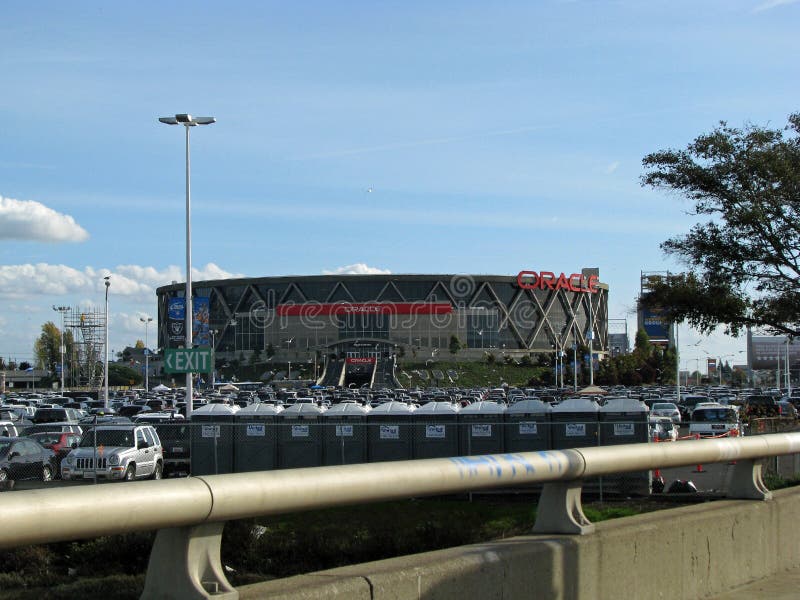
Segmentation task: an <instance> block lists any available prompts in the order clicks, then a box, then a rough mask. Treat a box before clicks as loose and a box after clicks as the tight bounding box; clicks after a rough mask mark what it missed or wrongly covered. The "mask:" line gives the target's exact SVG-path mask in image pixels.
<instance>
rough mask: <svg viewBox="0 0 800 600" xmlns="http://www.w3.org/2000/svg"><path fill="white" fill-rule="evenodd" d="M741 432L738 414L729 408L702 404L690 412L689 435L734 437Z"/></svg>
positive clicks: (720, 405)
mask: <svg viewBox="0 0 800 600" xmlns="http://www.w3.org/2000/svg"><path fill="white" fill-rule="evenodd" d="M741 431H742V425H741V423H740V422H739V412H738V411H737V410H736V409H735V408H733V407H731V406H724V405H722V404H705V403H703V404H702V405H701V406H698V407H697V408H695V409H694V411H693V412H692V421H691V423H690V424H689V434H690V435H699V436H700V437H722V436H726V435H727V436H731V437H736V436H738V435H740V434H741Z"/></svg>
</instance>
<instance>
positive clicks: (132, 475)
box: [125, 465, 136, 481]
mask: <svg viewBox="0 0 800 600" xmlns="http://www.w3.org/2000/svg"><path fill="white" fill-rule="evenodd" d="M134 479H136V465H128V468H127V469H125V481H133V480H134Z"/></svg>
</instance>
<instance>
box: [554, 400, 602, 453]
mask: <svg viewBox="0 0 800 600" xmlns="http://www.w3.org/2000/svg"><path fill="white" fill-rule="evenodd" d="M599 410H600V405H599V404H597V402H595V401H594V400H589V399H588V398H568V399H567V400H564V401H563V402H561V403H560V404H557V405H556V406H554V407H553V410H552V411H551V413H550V419H551V421H552V423H553V425H552V434H553V437H552V445H553V449H554V450H565V449H567V448H585V447H587V446H597V445H598V424H599V423H598V416H597V415H598V411H599Z"/></svg>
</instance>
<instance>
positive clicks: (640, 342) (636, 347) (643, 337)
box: [633, 329, 653, 360]
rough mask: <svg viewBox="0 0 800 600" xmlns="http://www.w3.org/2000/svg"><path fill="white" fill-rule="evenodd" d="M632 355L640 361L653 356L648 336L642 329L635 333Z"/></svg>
mask: <svg viewBox="0 0 800 600" xmlns="http://www.w3.org/2000/svg"><path fill="white" fill-rule="evenodd" d="M633 353H634V354H635V355H636V356H638V357H639V358H640V359H641V360H647V359H648V358H650V357H651V356H652V355H653V344H651V343H650V336H649V335H647V332H646V331H645V330H644V329H639V331H637V332H636V341H635V342H634V344H633Z"/></svg>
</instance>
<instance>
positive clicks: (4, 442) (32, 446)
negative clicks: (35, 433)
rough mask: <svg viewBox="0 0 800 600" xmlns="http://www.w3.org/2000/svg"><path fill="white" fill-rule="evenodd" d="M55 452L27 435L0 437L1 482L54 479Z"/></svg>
mask: <svg viewBox="0 0 800 600" xmlns="http://www.w3.org/2000/svg"><path fill="white" fill-rule="evenodd" d="M54 472H55V465H54V464H53V452H52V451H51V450H48V449H47V448H45V447H44V446H42V445H41V444H40V443H39V442H37V441H36V440H32V439H29V438H26V437H0V482H4V481H8V480H12V481H18V480H21V479H41V480H42V481H50V480H51V479H53V474H54Z"/></svg>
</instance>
